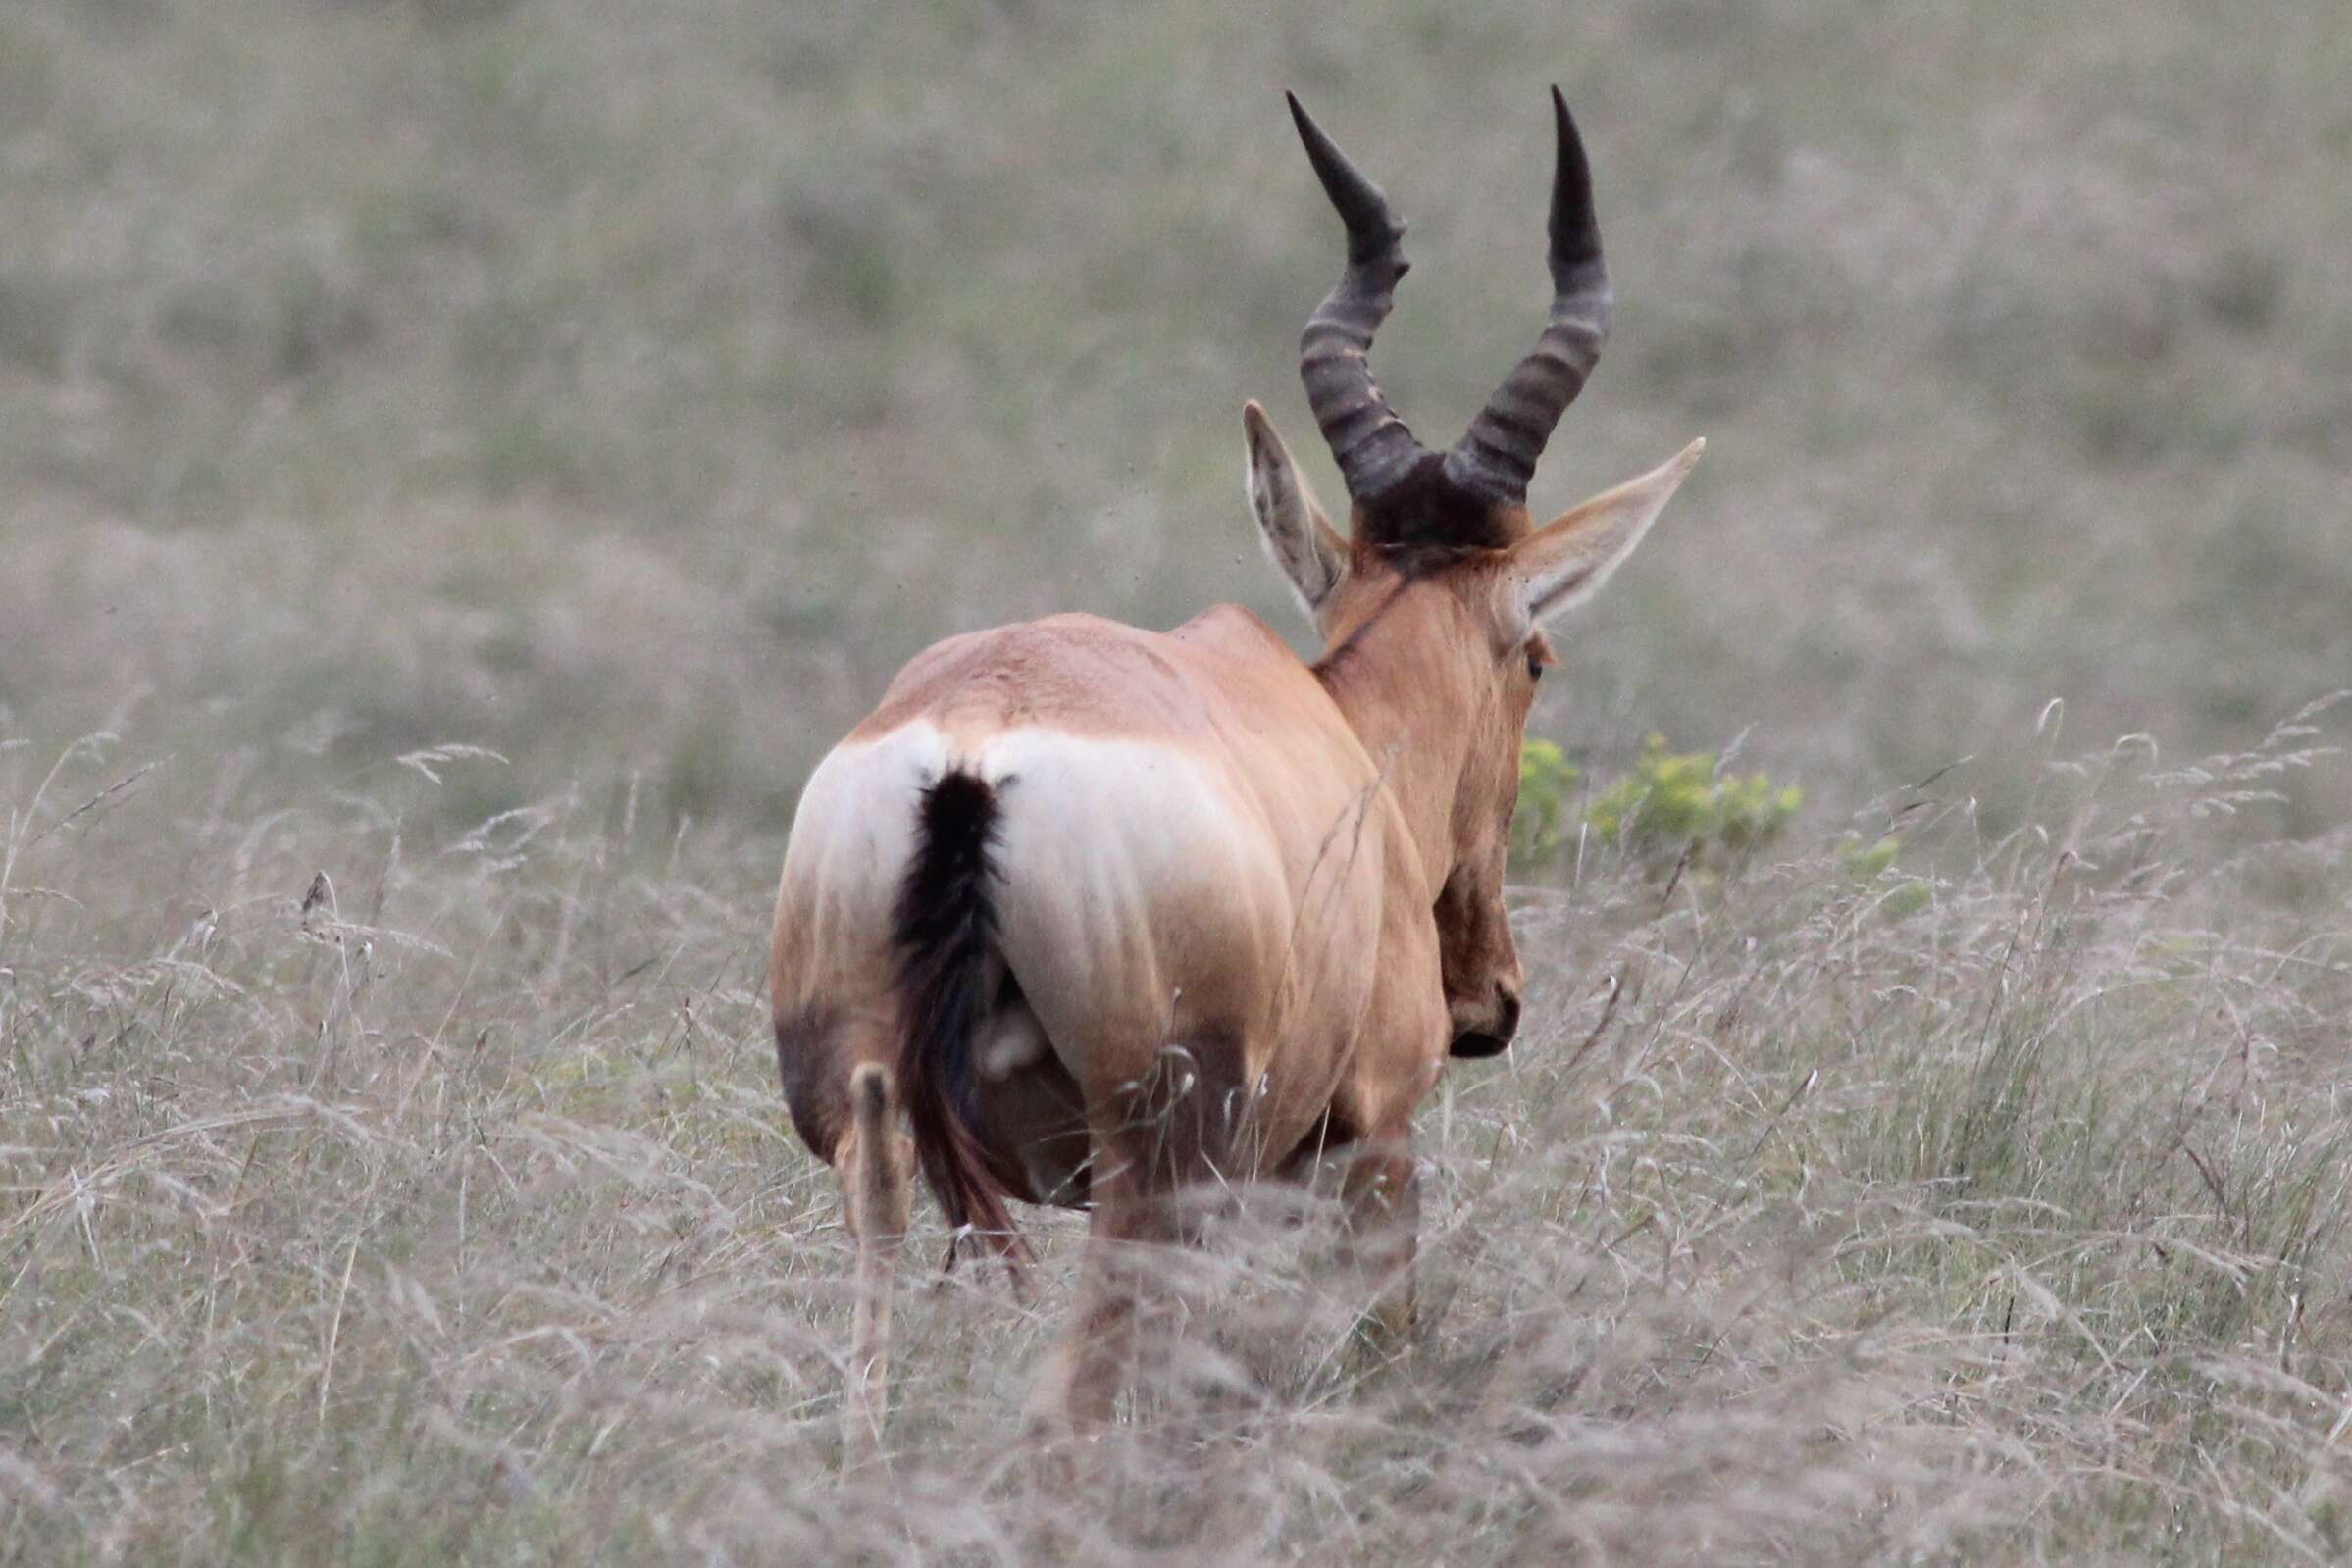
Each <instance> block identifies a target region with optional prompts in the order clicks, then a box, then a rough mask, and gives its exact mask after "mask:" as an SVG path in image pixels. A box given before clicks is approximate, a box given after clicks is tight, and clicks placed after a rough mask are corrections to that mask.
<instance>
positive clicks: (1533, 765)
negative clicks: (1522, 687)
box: [1510, 740, 1584, 866]
mask: <svg viewBox="0 0 2352 1568" xmlns="http://www.w3.org/2000/svg"><path fill="white" fill-rule="evenodd" d="M1583 777H1584V772H1583V770H1582V769H1580V768H1578V767H1577V766H1576V765H1575V764H1574V763H1572V762H1570V761H1569V760H1568V759H1567V757H1566V756H1565V755H1564V754H1562V752H1561V751H1560V749H1559V747H1558V746H1556V745H1554V744H1553V743H1552V742H1551V741H1549V740H1529V741H1527V742H1525V743H1524V744H1522V745H1521V746H1520V747H1519V804H1518V809H1517V810H1515V811H1513V812H1512V813H1511V818H1510V852H1511V854H1512V855H1513V856H1515V857H1516V858H1517V859H1519V860H1520V861H1521V862H1523V863H1525V864H1527V865H1533V866H1540V865H1542V864H1543V863H1544V862H1546V861H1548V860H1550V859H1551V858H1552V857H1553V856H1554V855H1556V854H1558V853H1559V839H1560V830H1561V825H1562V824H1563V823H1565V822H1566V821H1567V820H1568V804H1569V797H1570V796H1571V795H1573V794H1574V793H1575V790H1576V784H1577V782H1578V781H1579V780H1581V779H1582V778H1583Z"/></svg>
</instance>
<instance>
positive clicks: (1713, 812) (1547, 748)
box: [1510, 734, 1804, 866]
mask: <svg viewBox="0 0 2352 1568" xmlns="http://www.w3.org/2000/svg"><path fill="white" fill-rule="evenodd" d="M1581 777H1582V775H1581V774H1580V773H1579V772H1578V770H1577V769H1576V768H1575V767H1574V766H1573V765H1572V764H1571V763H1569V762H1568V761H1567V759H1566V758H1565V757H1564V756H1562V755H1561V754H1560V750H1559V747H1558V746H1556V745H1554V744H1552V743H1551V742H1550V741H1548V740H1530V741H1528V742H1526V744H1525V745H1524V746H1522V747H1521V748H1520V752H1519V806H1518V811H1517V813H1516V814H1515V815H1514V816H1513V817H1512V819H1511V840H1510V841H1511V851H1512V853H1513V854H1515V855H1516V856H1517V857H1518V858H1519V860H1520V862H1521V863H1522V864H1524V865H1529V866H1540V865H1542V864H1544V863H1545V862H1546V861H1548V860H1550V859H1551V858H1552V857H1553V856H1554V855H1555V854H1557V853H1558V852H1559V847H1560V844H1561V843H1562V841H1563V839H1564V836H1565V835H1564V831H1563V830H1564V826H1565V824H1567V823H1568V822H1569V821H1570V817H1569V813H1568V810H1567V796H1568V792H1569V790H1571V789H1572V788H1574V787H1575V785H1576V783H1577V781H1578V780H1579V779H1580V778H1581ZM1803 800H1804V795H1803V792H1802V791H1800V790H1799V789H1798V788H1797V787H1796V786H1795V785H1793V784H1773V783H1772V781H1771V780H1769V779H1767V778H1766V777H1764V775H1763V774H1761V773H1752V774H1745V775H1742V774H1734V773H1725V772H1723V770H1722V765H1721V762H1720V759H1718V758H1716V757H1713V756H1712V755H1710V754H1709V753H1707V752H1704V751H1687V752H1675V751H1669V750H1668V749H1667V748H1666V742H1665V737H1664V736H1663V735H1655V734H1654V735H1652V736H1651V737H1650V738H1649V739H1648V740H1646V741H1645V742H1643V744H1642V751H1641V755H1640V756H1639V757H1638V758H1636V759H1635V761H1634V767H1633V771H1632V772H1631V773H1629V774H1627V775H1626V776H1625V777H1624V778H1622V779H1619V780H1618V781H1617V782H1616V783H1615V784H1611V785H1610V786H1609V787H1608V788H1607V789H1604V790H1602V791H1601V792H1600V793H1599V794H1598V795H1595V796H1594V797H1593V798H1592V799H1591V800H1590V801H1589V802H1588V803H1587V804H1586V805H1585V807H1584V810H1583V812H1582V814H1581V816H1580V818H1578V819H1576V820H1579V821H1581V823H1582V825H1583V826H1584V827H1585V828H1587V829H1589V830H1590V831H1591V832H1592V834H1593V835H1595V836H1596V837H1598V838H1599V839H1601V841H1602V842H1604V843H1608V844H1614V845H1618V846H1621V847H1622V848H1624V849H1625V850H1626V851H1627V852H1628V853H1630V854H1632V855H1635V856H1637V857H1640V858H1652V857H1655V858H1661V859H1663V858H1667V857H1672V856H1679V855H1681V854H1682V853H1683V851H1684V850H1686V849H1687V850H1690V851H1692V852H1693V853H1694V855H1696V856H1700V857H1708V858H1719V857H1722V856H1727V855H1734V854H1738V853H1741V852H1744V851H1746V850H1749V849H1753V848H1755V847H1756V846H1757V845H1759V844H1761V843H1764V842H1765V841H1767V840H1768V839H1770V838H1772V837H1774V836H1775V835H1778V834H1779V833H1780V831H1781V830H1782V829H1783V828H1784V827H1786V826H1787V825H1788V821H1789V819H1790V818H1791V817H1793V816H1795V815H1796V813H1797V807H1798V806H1799V805H1800V804H1801V803H1802V802H1803Z"/></svg>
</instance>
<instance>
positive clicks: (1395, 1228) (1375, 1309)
mask: <svg viewBox="0 0 2352 1568" xmlns="http://www.w3.org/2000/svg"><path fill="white" fill-rule="evenodd" d="M1340 1200H1341V1203H1342V1204H1343V1206H1344V1214H1345V1224H1346V1227H1347V1234H1346V1242H1345V1248H1344V1251H1343V1254H1342V1255H1343V1258H1344V1260H1345V1263H1346V1266H1347V1267H1348V1269H1349V1271H1350V1272H1351V1273H1352V1274H1353V1275H1354V1276H1355V1278H1356V1279H1357V1280H1358V1281H1359V1282H1360V1284H1361V1287H1362V1289H1363V1290H1364V1292H1365V1295H1366V1297H1367V1298H1368V1300H1369V1302H1370V1305H1369V1306H1368V1307H1367V1308H1366V1309H1365V1311H1364V1315H1363V1317H1362V1318H1361V1319H1359V1320H1358V1321H1357V1324H1356V1335H1357V1337H1358V1340H1359V1341H1360V1342H1361V1343H1362V1344H1363V1345H1364V1346H1365V1348H1366V1349H1367V1350H1368V1351H1370V1353H1371V1354H1372V1356H1373V1357H1374V1358H1375V1360H1376V1361H1377V1362H1379V1363H1386V1362H1388V1361H1392V1360H1394V1359H1396V1358H1397V1357H1398V1356H1400V1355H1402V1354H1404V1353H1405V1351H1406V1349H1408V1348H1409V1347H1410V1346H1411V1343H1412V1333H1413V1257H1414V1253H1415V1251H1416V1250H1417V1248H1418V1245H1419V1239H1420V1229H1421V1178H1420V1172H1419V1169H1418V1167H1417V1166H1416V1165H1415V1163H1414V1161H1413V1157H1412V1128H1411V1125H1410V1124H1409V1123H1407V1124H1405V1125H1402V1126H1399V1127H1397V1128H1394V1129H1392V1130H1389V1131H1388V1132H1386V1133H1384V1134H1381V1135H1376V1136H1374V1137H1369V1138H1365V1139H1363V1141H1362V1142H1361V1143H1360V1144H1359V1145H1358V1146H1357V1147H1356V1148H1355V1149H1354V1150H1352V1151H1350V1158H1349V1162H1348V1168H1347V1171H1346V1173H1345V1174H1344V1175H1343V1176H1342V1177H1341V1179H1340Z"/></svg>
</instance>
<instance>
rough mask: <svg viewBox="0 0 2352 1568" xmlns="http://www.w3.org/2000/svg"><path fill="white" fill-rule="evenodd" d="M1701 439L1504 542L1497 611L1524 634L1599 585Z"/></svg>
mask: <svg viewBox="0 0 2352 1568" xmlns="http://www.w3.org/2000/svg"><path fill="white" fill-rule="evenodd" d="M1706 449H1707V443H1706V442H1705V441H1703V440H1702V441H1693V442H1691V444H1690V445H1688V446H1686V447H1684V448H1683V449H1682V450H1681V451H1680V452H1678V453H1676V454H1675V455H1674V456H1673V457H1671V458H1669V459H1667V460H1666V462H1665V463H1663V464H1662V465H1661V466H1660V467H1658V468H1655V469H1652V470H1651V471H1650V472H1649V473H1647V474H1645V475H1643V476H1642V477H1641V478H1640V479H1638V480H1630V481H1627V482H1625V483H1623V484H1620V485H1618V486H1617V487H1616V488H1615V489H1613V490H1604V491H1603V492H1602V493H1601V494H1599V495H1596V496H1594V497H1593V498H1592V499H1591V500H1589V501H1586V502H1585V503H1583V504H1582V505H1581V506H1573V507H1570V508H1569V509H1568V510H1567V511H1565V512H1562V513H1561V514H1560V515H1559V517H1557V518H1555V519H1553V520H1552V521H1551V522H1550V523H1547V524H1545V525H1544V526H1543V527H1542V528H1540V529H1538V530H1537V531H1535V532H1533V533H1531V534H1529V535H1528V536H1527V537H1526V538H1524V539H1521V540H1520V541H1519V542H1518V543H1517V544H1515V545H1513V546H1512V547H1511V552H1510V558H1509V560H1508V562H1507V563H1506V564H1505V567H1504V573H1503V592H1504V594H1505V596H1506V597H1505V603H1504V605H1503V611H1504V615H1505V617H1506V619H1508V620H1510V621H1512V622H1513V623H1514V625H1515V627H1516V635H1518V636H1524V635H1526V634H1527V633H1529V632H1533V631H1534V630H1535V629H1536V628H1537V627H1538V626H1540V625H1542V624H1543V623H1544V622H1545V621H1547V620H1549V619H1550V618H1552V617H1553V616H1556V615H1558V614H1559V613H1560V612H1561V611H1563V610H1566V609H1568V608H1570V607H1571V606H1574V605H1578V604H1582V603H1583V602H1584V601H1585V600H1587V599H1589V598H1591V597H1592V596H1593V595H1594V594H1595V593H1596V592H1598V591H1599V590H1600V587H1601V584H1602V583H1603V582H1607V581H1608V579H1609V574H1610V573H1611V572H1614V571H1615V570H1616V569H1617V563H1618V562H1620V561H1622V560H1624V559H1625V557H1627V556H1629V555H1631V554H1632V553H1633V547H1634V546H1635V545H1637V544H1639V543H1641V542H1642V535H1643V534H1645V533H1647V532H1649V531H1650V525H1651V524H1653V523H1655V522H1657V521H1658V514H1659V513H1661V512H1662V511H1664V510H1665V505H1666V502H1667V501H1668V500H1669V499H1670V498H1671V497H1672V496H1673V494H1674V491H1675V490H1676V489H1677V488H1678V487H1679V486H1680V485H1681V483H1682V481H1683V480H1685V479H1686V478H1688V477H1689V475H1690V472H1691V469H1692V468H1693V467H1694V466H1695V465H1696V464H1697V463H1698V461H1699V454H1700V453H1701V452H1703V451H1705V450H1706Z"/></svg>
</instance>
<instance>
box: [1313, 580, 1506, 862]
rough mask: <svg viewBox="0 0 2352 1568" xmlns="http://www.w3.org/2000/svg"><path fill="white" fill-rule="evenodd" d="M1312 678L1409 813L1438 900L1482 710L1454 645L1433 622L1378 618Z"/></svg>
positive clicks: (1409, 828) (1326, 660) (1450, 633)
mask: <svg viewBox="0 0 2352 1568" xmlns="http://www.w3.org/2000/svg"><path fill="white" fill-rule="evenodd" d="M1393 609H1394V610H1395V611H1403V610H1405V609H1406V606H1403V605H1399V606H1394V607H1393ZM1315 677H1316V679H1317V680H1319V681H1321V682H1322V683H1323V688H1324V689H1325V690H1326V691H1328V692H1330V693H1331V700H1332V701H1333V702H1335V703H1337V704H1338V705H1339V710H1340V713H1341V715H1342V716H1343V717H1345V718H1346V719H1347V721H1348V726H1349V728H1350V729H1352V730H1354V731H1355V736H1356V738H1357V739H1358V740H1359V741H1361V742H1362V743H1363V748H1364V749H1365V750H1366V751H1368V752H1370V753H1371V756H1372V762H1373V764H1374V766H1376V767H1378V768H1379V769H1380V772H1381V777H1382V779H1383V780H1384V781H1385V782H1386V783H1387V784H1388V788H1389V793H1390V794H1391V795H1392V796H1394V797H1395V799H1396V801H1397V803H1398V805H1399V806H1400V807H1402V808H1403V810H1404V813H1405V821H1406V831H1407V832H1408V833H1409V834H1410V835H1412V841H1413V847H1414V848H1415V849H1416V850H1417V851H1418V852H1419V855H1420V859H1421V866H1422V869H1423V871H1424V872H1425V873H1426V875H1427V877H1428V880H1429V886H1430V890H1431V891H1432V892H1433V893H1434V892H1435V891H1436V889H1437V887H1438V886H1439V885H1441V884H1442V883H1443V882H1444V881H1445V879H1446V877H1447V875H1448V873H1449V871H1450V870H1451V868H1452V866H1453V862H1454V801H1455V796H1456V795H1457V793H1458V792H1459V790H1460V786H1461V776H1462V768H1463V764H1464V760H1465V758H1466V757H1467V755H1468V748H1469V738H1470V737H1469V730H1468V726H1469V724H1470V722H1471V717H1472V714H1473V713H1474V711H1475V707H1476V693H1475V692H1474V691H1473V690H1472V689H1471V686H1470V683H1469V682H1468V680H1467V679H1465V672H1464V671H1463V670H1462V668H1461V649H1460V644H1459V641H1458V638H1457V634H1456V633H1454V632H1453V631H1452V629H1450V628H1448V627H1445V626H1443V625H1440V624H1437V622H1436V621H1435V620H1434V619H1433V618H1432V617H1429V616H1426V615H1413V614H1403V613H1391V614H1384V615H1375V616H1374V617H1373V618H1372V619H1371V620H1370V621H1368V622H1366V623H1365V624H1364V625H1363V626H1362V627H1361V628H1359V629H1358V630H1357V631H1356V632H1355V634H1354V635H1353V636H1351V637H1350V638H1348V640H1347V642H1346V643H1345V644H1344V646H1343V647H1342V648H1340V649H1336V650H1334V651H1333V652H1332V653H1331V654H1329V655H1326V656H1325V657H1324V659H1323V660H1322V661H1321V662H1320V663H1318V664H1317V665H1316V666H1315Z"/></svg>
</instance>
